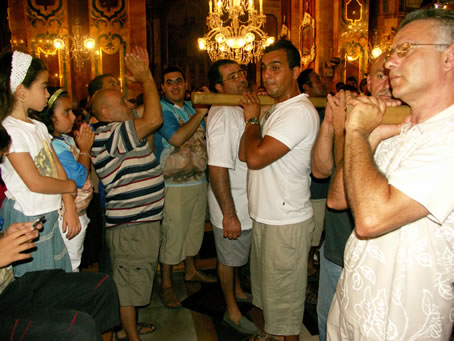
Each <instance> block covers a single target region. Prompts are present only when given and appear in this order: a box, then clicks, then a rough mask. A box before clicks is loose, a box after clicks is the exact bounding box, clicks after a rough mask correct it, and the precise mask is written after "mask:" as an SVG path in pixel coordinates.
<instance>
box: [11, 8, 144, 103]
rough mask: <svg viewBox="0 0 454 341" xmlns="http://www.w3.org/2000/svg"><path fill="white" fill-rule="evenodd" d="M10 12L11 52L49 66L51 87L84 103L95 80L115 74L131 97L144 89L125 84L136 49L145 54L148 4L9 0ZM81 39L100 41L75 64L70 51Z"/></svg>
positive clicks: (76, 60)
mask: <svg viewBox="0 0 454 341" xmlns="http://www.w3.org/2000/svg"><path fill="white" fill-rule="evenodd" d="M8 6H9V9H8V20H9V26H10V30H11V45H12V48H13V49H18V50H22V51H25V52H28V53H30V54H32V55H34V56H36V57H39V58H42V59H43V60H45V61H46V63H47V65H48V68H49V85H50V86H61V87H64V88H66V89H67V90H68V91H69V92H70V93H72V94H73V97H74V99H75V100H80V99H81V98H84V97H86V96H87V95H88V92H87V86H88V83H89V81H90V80H91V79H92V78H93V77H95V76H96V75H99V74H102V73H112V74H114V75H115V76H117V77H118V78H119V79H120V82H121V84H122V87H123V89H124V91H125V94H126V95H127V96H128V97H135V96H137V95H138V93H139V92H140V89H139V88H137V87H135V86H134V85H130V84H126V81H125V80H124V74H125V72H126V69H125V66H124V63H123V59H124V56H125V54H126V53H127V52H128V51H130V49H131V48H132V47H133V46H141V47H144V48H146V43H147V40H146V11H145V0H87V1H75V0H72V1H71V0H9V1H8ZM13 9H14V10H13ZM77 36H90V37H92V38H94V39H95V41H96V46H95V48H94V49H93V50H92V51H91V52H89V53H87V54H86V55H84V56H83V57H84V58H78V59H77V58H76V59H75V58H74V53H73V51H71V49H72V47H74V46H75V45H76V44H75V43H74V41H73V40H72V39H71V37H77ZM55 38H62V39H63V40H64V41H65V47H64V48H63V49H61V50H60V49H56V48H55V47H54V45H53V40H54V39H55ZM81 59H83V61H81Z"/></svg>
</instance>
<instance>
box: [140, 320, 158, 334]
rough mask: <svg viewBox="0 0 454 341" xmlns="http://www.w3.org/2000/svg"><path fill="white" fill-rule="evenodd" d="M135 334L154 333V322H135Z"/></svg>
mask: <svg viewBox="0 0 454 341" xmlns="http://www.w3.org/2000/svg"><path fill="white" fill-rule="evenodd" d="M137 327H139V328H137V334H138V335H139V336H140V335H147V334H151V333H154V332H155V331H156V326H155V325H154V324H151V323H148V322H137ZM144 329H151V330H149V331H143V330H144Z"/></svg>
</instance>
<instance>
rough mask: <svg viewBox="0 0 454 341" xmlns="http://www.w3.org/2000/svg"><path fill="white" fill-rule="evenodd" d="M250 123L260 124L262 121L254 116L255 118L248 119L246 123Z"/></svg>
mask: <svg viewBox="0 0 454 341" xmlns="http://www.w3.org/2000/svg"><path fill="white" fill-rule="evenodd" d="M249 123H250V124H253V125H257V126H260V121H259V119H258V118H257V117H253V118H250V119H249V120H247V122H246V125H248V124H249Z"/></svg>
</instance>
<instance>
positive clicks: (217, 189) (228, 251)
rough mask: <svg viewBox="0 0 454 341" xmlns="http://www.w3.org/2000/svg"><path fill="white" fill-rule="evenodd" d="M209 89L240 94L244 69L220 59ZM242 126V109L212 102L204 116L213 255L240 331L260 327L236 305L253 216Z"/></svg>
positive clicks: (230, 316) (228, 316)
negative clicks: (242, 157) (240, 156)
mask: <svg viewBox="0 0 454 341" xmlns="http://www.w3.org/2000/svg"><path fill="white" fill-rule="evenodd" d="M208 79H209V82H210V90H211V91H213V92H219V93H226V94H233V95H240V94H242V93H243V92H244V91H246V90H247V87H248V83H247V81H246V72H245V71H243V70H242V69H241V66H240V65H238V63H236V62H234V61H231V60H227V59H221V60H218V61H216V62H215V63H214V64H213V65H211V67H210V70H209V71H208ZM244 127H245V123H244V118H243V109H242V108H241V107H240V106H239V105H238V106H213V107H211V109H210V111H209V113H208V118H207V151H208V171H209V175H210V186H209V187H208V206H209V208H210V219H211V224H212V226H213V235H214V240H215V244H216V252H217V256H218V275H219V281H220V283H221V288H222V292H223V294H224V299H225V303H226V305H227V310H226V313H225V314H224V321H225V322H226V323H227V324H228V325H230V326H232V327H233V328H235V329H236V330H238V331H240V332H242V333H245V334H255V333H258V332H259V330H258V329H257V327H256V326H255V324H254V323H253V322H251V321H250V320H248V319H247V318H246V317H245V316H243V314H242V313H241V311H240V309H239V308H238V304H237V300H238V301H246V300H248V299H249V301H250V295H249V296H248V294H246V293H245V292H244V291H243V289H242V288H241V285H240V279H239V273H238V270H239V267H241V266H243V265H245V264H246V263H247V262H248V259H249V252H250V249H251V235H252V232H251V231H252V220H251V218H250V217H249V214H248V200H247V186H246V183H247V165H246V163H245V162H242V161H240V160H239V159H238V151H239V147H240V139H241V135H242V134H243V131H244Z"/></svg>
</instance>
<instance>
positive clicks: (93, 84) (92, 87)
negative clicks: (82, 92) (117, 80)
mask: <svg viewBox="0 0 454 341" xmlns="http://www.w3.org/2000/svg"><path fill="white" fill-rule="evenodd" d="M106 77H114V75H113V74H111V73H104V74H102V75H99V76H96V77H95V78H93V79H92V80H91V81H90V83H88V94H89V95H90V97H93V95H94V94H95V92H96V91H98V90H101V89H102V80H103V79H104V78H106Z"/></svg>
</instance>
